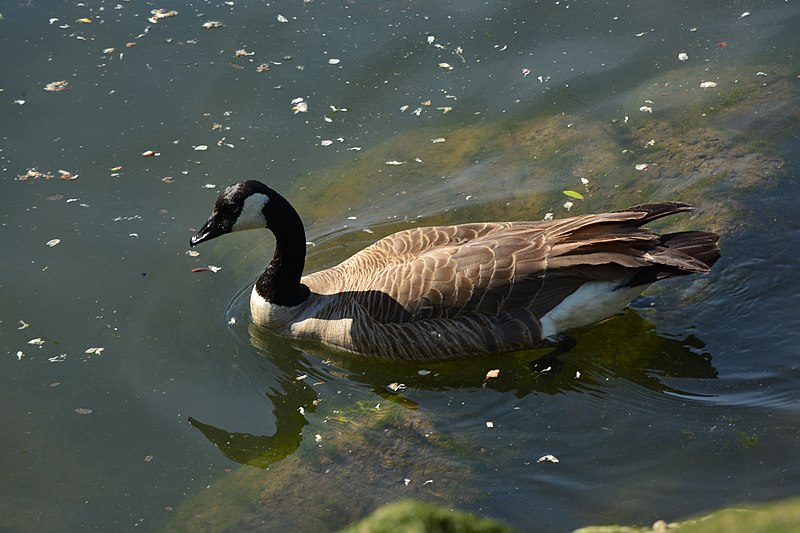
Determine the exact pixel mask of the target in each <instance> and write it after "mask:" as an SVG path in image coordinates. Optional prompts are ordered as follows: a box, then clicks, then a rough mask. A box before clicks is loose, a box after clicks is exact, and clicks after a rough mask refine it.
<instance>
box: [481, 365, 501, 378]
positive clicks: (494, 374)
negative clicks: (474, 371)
mask: <svg viewBox="0 0 800 533" xmlns="http://www.w3.org/2000/svg"><path fill="white" fill-rule="evenodd" d="M499 375H500V369H499V368H495V369H494V370H489V371H488V372H487V373H486V377H485V378H484V379H485V380H486V381H489V380H490V379H495V378H497V377H498V376H499Z"/></svg>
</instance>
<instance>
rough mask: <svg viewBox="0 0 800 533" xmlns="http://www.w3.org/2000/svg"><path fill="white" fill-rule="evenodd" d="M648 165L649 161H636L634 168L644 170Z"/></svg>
mask: <svg viewBox="0 0 800 533" xmlns="http://www.w3.org/2000/svg"><path fill="white" fill-rule="evenodd" d="M649 166H650V164H649V163H637V164H636V166H635V167H634V168H636V170H644V169H646V168H647V167H649Z"/></svg>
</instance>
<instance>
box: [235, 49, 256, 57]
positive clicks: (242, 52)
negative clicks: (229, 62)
mask: <svg viewBox="0 0 800 533" xmlns="http://www.w3.org/2000/svg"><path fill="white" fill-rule="evenodd" d="M254 55H256V53H255V52H248V51H247V50H245V49H241V50H236V51H235V52H234V53H233V56H234V57H247V56H254Z"/></svg>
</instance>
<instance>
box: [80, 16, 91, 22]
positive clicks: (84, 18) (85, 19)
mask: <svg viewBox="0 0 800 533" xmlns="http://www.w3.org/2000/svg"><path fill="white" fill-rule="evenodd" d="M91 21H92V19H90V18H86V17H83V18H81V19H78V22H83V23H84V24H89V23H90V22H91Z"/></svg>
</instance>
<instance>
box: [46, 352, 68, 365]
mask: <svg viewBox="0 0 800 533" xmlns="http://www.w3.org/2000/svg"><path fill="white" fill-rule="evenodd" d="M47 360H48V361H49V362H51V363H63V362H64V361H66V360H67V354H65V353H60V354H58V355H56V356H54V357H48V358H47Z"/></svg>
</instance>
